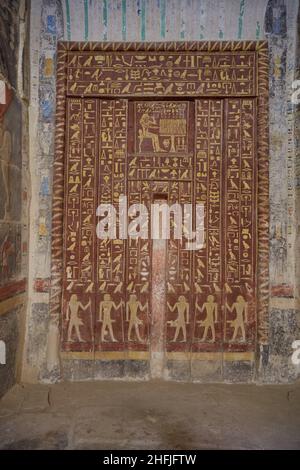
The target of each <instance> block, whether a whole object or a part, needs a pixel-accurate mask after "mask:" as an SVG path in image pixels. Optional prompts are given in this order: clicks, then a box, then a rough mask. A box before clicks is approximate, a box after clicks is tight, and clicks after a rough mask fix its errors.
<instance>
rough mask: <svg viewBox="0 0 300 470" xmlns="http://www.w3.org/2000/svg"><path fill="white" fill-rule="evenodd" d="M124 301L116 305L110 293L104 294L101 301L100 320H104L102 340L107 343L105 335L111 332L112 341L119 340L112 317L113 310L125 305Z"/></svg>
mask: <svg viewBox="0 0 300 470" xmlns="http://www.w3.org/2000/svg"><path fill="white" fill-rule="evenodd" d="M123 303H124V302H123V301H121V302H120V303H119V305H116V304H115V302H114V301H113V300H112V298H111V295H110V294H104V300H102V301H101V302H100V306H99V320H98V321H100V322H102V329H101V342H103V343H105V342H106V341H107V340H106V339H105V336H106V335H107V333H109V335H110V338H111V341H112V342H113V343H117V342H118V340H117V339H116V338H115V337H114V332H113V327H112V324H113V322H114V321H115V320H113V319H112V318H111V311H112V309H114V310H115V311H117V310H119V308H120V307H121V306H122V305H123Z"/></svg>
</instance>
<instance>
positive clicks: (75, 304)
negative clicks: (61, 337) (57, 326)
mask: <svg viewBox="0 0 300 470" xmlns="http://www.w3.org/2000/svg"><path fill="white" fill-rule="evenodd" d="M90 306H91V300H89V302H88V303H87V304H86V305H83V304H82V303H81V302H80V301H79V300H78V297H77V294H72V295H71V298H70V301H69V305H68V308H67V321H68V322H69V326H68V341H69V342H73V340H72V332H73V328H75V332H76V336H77V339H78V341H80V342H81V343H84V342H85V340H84V339H82V337H81V334H80V326H82V325H83V322H82V320H81V319H80V318H79V315H78V313H79V309H82V310H84V311H85V310H87V309H88V308H89V307H90Z"/></svg>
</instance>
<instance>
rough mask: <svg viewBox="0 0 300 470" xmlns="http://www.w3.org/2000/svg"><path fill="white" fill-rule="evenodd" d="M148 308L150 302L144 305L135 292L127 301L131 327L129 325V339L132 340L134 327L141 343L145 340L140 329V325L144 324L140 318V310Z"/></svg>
mask: <svg viewBox="0 0 300 470" xmlns="http://www.w3.org/2000/svg"><path fill="white" fill-rule="evenodd" d="M147 308H148V303H146V304H145V305H142V304H141V302H140V301H139V300H137V297H136V295H135V294H131V295H130V296H129V300H128V302H127V303H126V321H128V322H129V327H128V341H132V339H131V333H132V329H133V328H134V331H135V334H136V337H137V339H138V341H139V342H140V343H142V342H143V340H142V338H141V335H140V331H139V325H142V324H143V322H142V320H140V318H138V310H140V311H141V312H144V311H145V310H147Z"/></svg>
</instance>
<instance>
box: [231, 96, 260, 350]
mask: <svg viewBox="0 0 300 470" xmlns="http://www.w3.org/2000/svg"><path fill="white" fill-rule="evenodd" d="M255 115H256V102H255V100H252V99H230V100H228V101H226V118H227V119H226V151H225V157H226V158H225V164H226V173H225V175H226V180H225V193H224V194H225V219H224V233H225V253H226V256H225V273H224V274H225V286H226V289H225V291H224V301H223V302H224V306H225V318H224V342H225V347H226V348H228V349H229V350H243V349H244V350H249V348H250V349H251V347H254V341H255V330H256V303H255V298H256V287H255V272H256V258H255V256H256V210H255V206H256V163H255V123H254V119H255Z"/></svg>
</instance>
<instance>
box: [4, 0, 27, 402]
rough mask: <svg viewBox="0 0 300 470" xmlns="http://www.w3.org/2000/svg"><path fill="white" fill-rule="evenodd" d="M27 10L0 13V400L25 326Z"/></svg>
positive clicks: (17, 3)
mask: <svg viewBox="0 0 300 470" xmlns="http://www.w3.org/2000/svg"><path fill="white" fill-rule="evenodd" d="M28 19H29V9H28V2H27V5H26V4H25V2H24V1H22V0H14V1H2V2H1V9H0V188H1V191H0V341H1V342H2V343H1V344H2V357H1V360H0V397H1V395H3V394H4V393H5V392H6V391H7V390H8V389H9V388H10V387H11V386H12V385H13V384H14V383H15V381H16V379H17V375H18V374H20V369H21V356H22V345H23V341H24V327H25V312H26V310H25V303H26V294H25V289H26V278H27V245H28V240H27V226H28V211H27V209H28V202H27V201H28V189H27V186H28V178H27V176H28V175H27V161H28V98H29V96H28V91H29V76H28V73H27V72H26V70H27V69H26V67H24V66H23V63H24V60H25V57H26V47H27V46H26V43H27V38H28V32H29V31H28V28H27V24H28Z"/></svg>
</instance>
